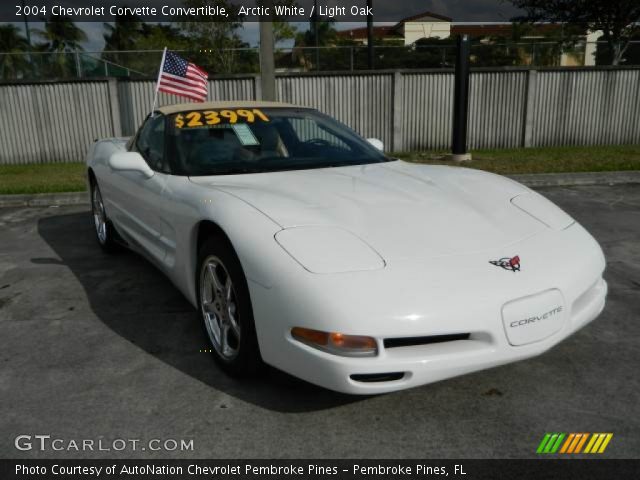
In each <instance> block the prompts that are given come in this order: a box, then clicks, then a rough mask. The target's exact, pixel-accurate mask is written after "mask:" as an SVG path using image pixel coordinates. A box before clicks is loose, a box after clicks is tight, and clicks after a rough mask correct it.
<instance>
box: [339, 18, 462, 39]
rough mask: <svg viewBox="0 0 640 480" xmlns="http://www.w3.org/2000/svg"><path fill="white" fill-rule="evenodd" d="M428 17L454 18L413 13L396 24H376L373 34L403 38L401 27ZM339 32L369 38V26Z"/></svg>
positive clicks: (445, 20)
mask: <svg viewBox="0 0 640 480" xmlns="http://www.w3.org/2000/svg"><path fill="white" fill-rule="evenodd" d="M426 17H429V18H431V19H433V20H435V21H441V22H451V21H452V19H451V18H449V17H445V16H444V15H439V14H437V13H432V12H422V13H418V14H417V15H412V16H410V17H406V18H403V19H402V20H400V21H399V22H398V23H396V24H395V25H384V26H374V27H373V36H374V37H378V38H390V37H398V38H402V34H401V33H399V31H398V30H399V29H400V27H402V25H404V24H405V23H408V22H415V21H418V20H422V19H424V18H426ZM337 33H338V37H340V38H352V39H359V40H362V39H366V38H367V27H358V28H351V29H349V30H340V31H339V32H337Z"/></svg>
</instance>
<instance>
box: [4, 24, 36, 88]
mask: <svg viewBox="0 0 640 480" xmlns="http://www.w3.org/2000/svg"><path fill="white" fill-rule="evenodd" d="M27 49H28V44H27V39H26V38H24V37H23V36H22V34H21V33H20V30H19V29H18V28H17V27H16V26H15V25H12V24H6V25H0V52H2V53H6V54H9V55H0V78H2V79H5V80H8V79H14V78H20V77H22V76H24V75H25V74H26V73H27V72H28V70H29V61H28V59H27V57H26V54H25V53H24V52H26V51H27Z"/></svg>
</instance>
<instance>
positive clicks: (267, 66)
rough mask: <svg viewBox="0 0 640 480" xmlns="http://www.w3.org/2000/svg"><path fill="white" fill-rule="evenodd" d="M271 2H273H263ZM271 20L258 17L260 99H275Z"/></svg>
mask: <svg viewBox="0 0 640 480" xmlns="http://www.w3.org/2000/svg"><path fill="white" fill-rule="evenodd" d="M265 3H268V4H271V7H273V2H265ZM273 43H274V39H273V22H272V21H271V20H269V21H266V20H264V19H260V86H261V90H262V100H268V101H272V102H273V101H275V100H276V68H275V61H274V58H273V46H274V45H273Z"/></svg>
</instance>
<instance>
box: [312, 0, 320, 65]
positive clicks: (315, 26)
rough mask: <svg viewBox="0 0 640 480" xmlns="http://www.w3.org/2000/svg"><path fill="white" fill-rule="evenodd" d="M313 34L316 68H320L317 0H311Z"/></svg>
mask: <svg viewBox="0 0 640 480" xmlns="http://www.w3.org/2000/svg"><path fill="white" fill-rule="evenodd" d="M312 22H313V36H314V43H315V46H316V70H320V48H319V47H320V34H319V32H318V0H313V19H312Z"/></svg>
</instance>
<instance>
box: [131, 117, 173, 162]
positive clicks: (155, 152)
mask: <svg viewBox="0 0 640 480" xmlns="http://www.w3.org/2000/svg"><path fill="white" fill-rule="evenodd" d="M164 120H165V117H164V115H158V116H157V117H153V118H149V119H147V121H146V122H145V124H144V125H143V127H142V129H141V130H140V133H139V134H138V138H137V140H136V150H137V151H138V152H140V155H142V156H143V157H144V159H145V160H146V161H147V163H148V164H149V166H150V167H151V168H152V169H153V170H155V171H157V172H168V168H167V163H166V162H165V157H164V123H165V122H164Z"/></svg>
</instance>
